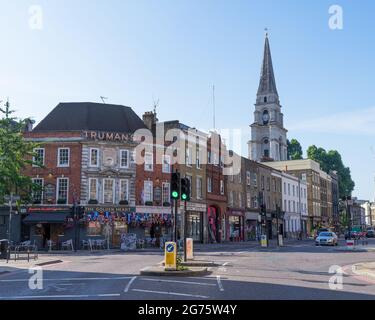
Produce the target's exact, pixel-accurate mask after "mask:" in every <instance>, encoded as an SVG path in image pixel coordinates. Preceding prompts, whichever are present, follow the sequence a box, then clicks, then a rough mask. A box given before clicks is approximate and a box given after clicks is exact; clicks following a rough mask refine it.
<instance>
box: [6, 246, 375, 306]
mask: <svg viewBox="0 0 375 320" xmlns="http://www.w3.org/2000/svg"><path fill="white" fill-rule="evenodd" d="M340 246H344V241H340ZM374 246H375V239H374V240H373V239H371V240H370V241H369V247H374ZM195 247H196V251H195V257H196V259H198V260H206V261H213V262H215V263H216V264H217V265H218V266H216V267H214V268H212V273H211V274H209V275H205V276H196V277H195V276H189V277H184V278H181V277H176V276H173V275H171V276H164V277H157V276H146V275H140V274H139V273H140V270H141V269H142V268H145V267H147V266H155V265H158V264H160V263H161V261H162V260H163V253H162V252H161V251H160V250H157V251H141V250H138V251H135V252H115V251H113V252H108V253H99V252H97V253H88V252H79V253H78V254H66V253H65V254H64V253H60V254H43V255H39V260H38V261H37V262H39V263H40V262H42V261H43V262H48V261H54V260H55V261H56V260H61V262H59V263H54V264H46V265H44V266H42V267H41V268H42V269H41V272H40V273H39V274H38V273H37V272H35V273H29V270H28V268H29V265H28V264H26V263H25V262H19V264H18V262H17V264H16V263H13V262H12V263H11V264H9V265H8V266H6V265H5V263H4V262H0V268H2V269H0V270H4V268H7V271H8V272H6V273H2V274H0V300H36V299H39V300H92V299H94V300H103V299H110V300H112V299H118V300H138V301H142V300H146V299H152V300H153V299H156V300H176V299H177V300H181V299H188V300H190V299H193V300H197V299H199V300H228V301H229V300H233V299H240V300H242V299H253V300H268V299H276V300H289V299H297V300H311V299H317V300H332V299H335V300H336V299H343V300H347V299H355V300H374V299H375V281H374V279H373V278H372V277H373V272H374V271H375V270H374V268H375V253H374V252H371V251H366V252H364V251H358V252H350V251H346V252H341V251H337V250H335V249H336V248H332V247H320V246H315V243H314V242H313V241H311V240H305V241H296V242H293V243H292V242H289V243H287V244H286V246H285V247H281V248H278V247H274V246H271V247H270V248H259V246H257V245H252V244H251V243H230V244H217V245H202V246H199V245H196V246H195ZM0 261H1V260H0ZM33 263H34V262H32V264H33ZM34 265H35V263H34ZM341 268H342V269H343V271H344V272H343V273H342V272H340V269H341ZM370 273H371V274H370ZM340 283H342V285H341V286H340V285H339V284H340ZM38 284H39V285H38ZM335 284H336V285H335Z"/></svg>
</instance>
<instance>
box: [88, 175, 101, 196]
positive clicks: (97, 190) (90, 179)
mask: <svg viewBox="0 0 375 320" xmlns="http://www.w3.org/2000/svg"><path fill="white" fill-rule="evenodd" d="M92 180H96V188H95V189H96V190H95V194H96V197H95V199H92V198H91V181H92ZM89 200H97V201H99V179H98V178H89Z"/></svg>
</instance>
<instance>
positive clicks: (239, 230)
mask: <svg viewBox="0 0 375 320" xmlns="http://www.w3.org/2000/svg"><path fill="white" fill-rule="evenodd" d="M227 240H229V241H243V240H244V212H243V211H239V210H228V211H227Z"/></svg>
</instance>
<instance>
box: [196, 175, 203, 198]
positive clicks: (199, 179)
mask: <svg viewBox="0 0 375 320" xmlns="http://www.w3.org/2000/svg"><path fill="white" fill-rule="evenodd" d="M195 180H196V188H197V199H199V200H200V199H202V198H203V178H202V177H201V176H197V177H196V179H195ZM198 186H199V187H198Z"/></svg>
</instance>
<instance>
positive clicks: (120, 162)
mask: <svg viewBox="0 0 375 320" xmlns="http://www.w3.org/2000/svg"><path fill="white" fill-rule="evenodd" d="M124 152H125V153H126V154H127V156H126V157H127V164H126V166H123V165H122V155H123V153H124ZM119 157H120V161H119V164H120V168H122V169H129V163H130V152H129V150H128V149H120V151H119ZM152 160H154V159H152Z"/></svg>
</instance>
